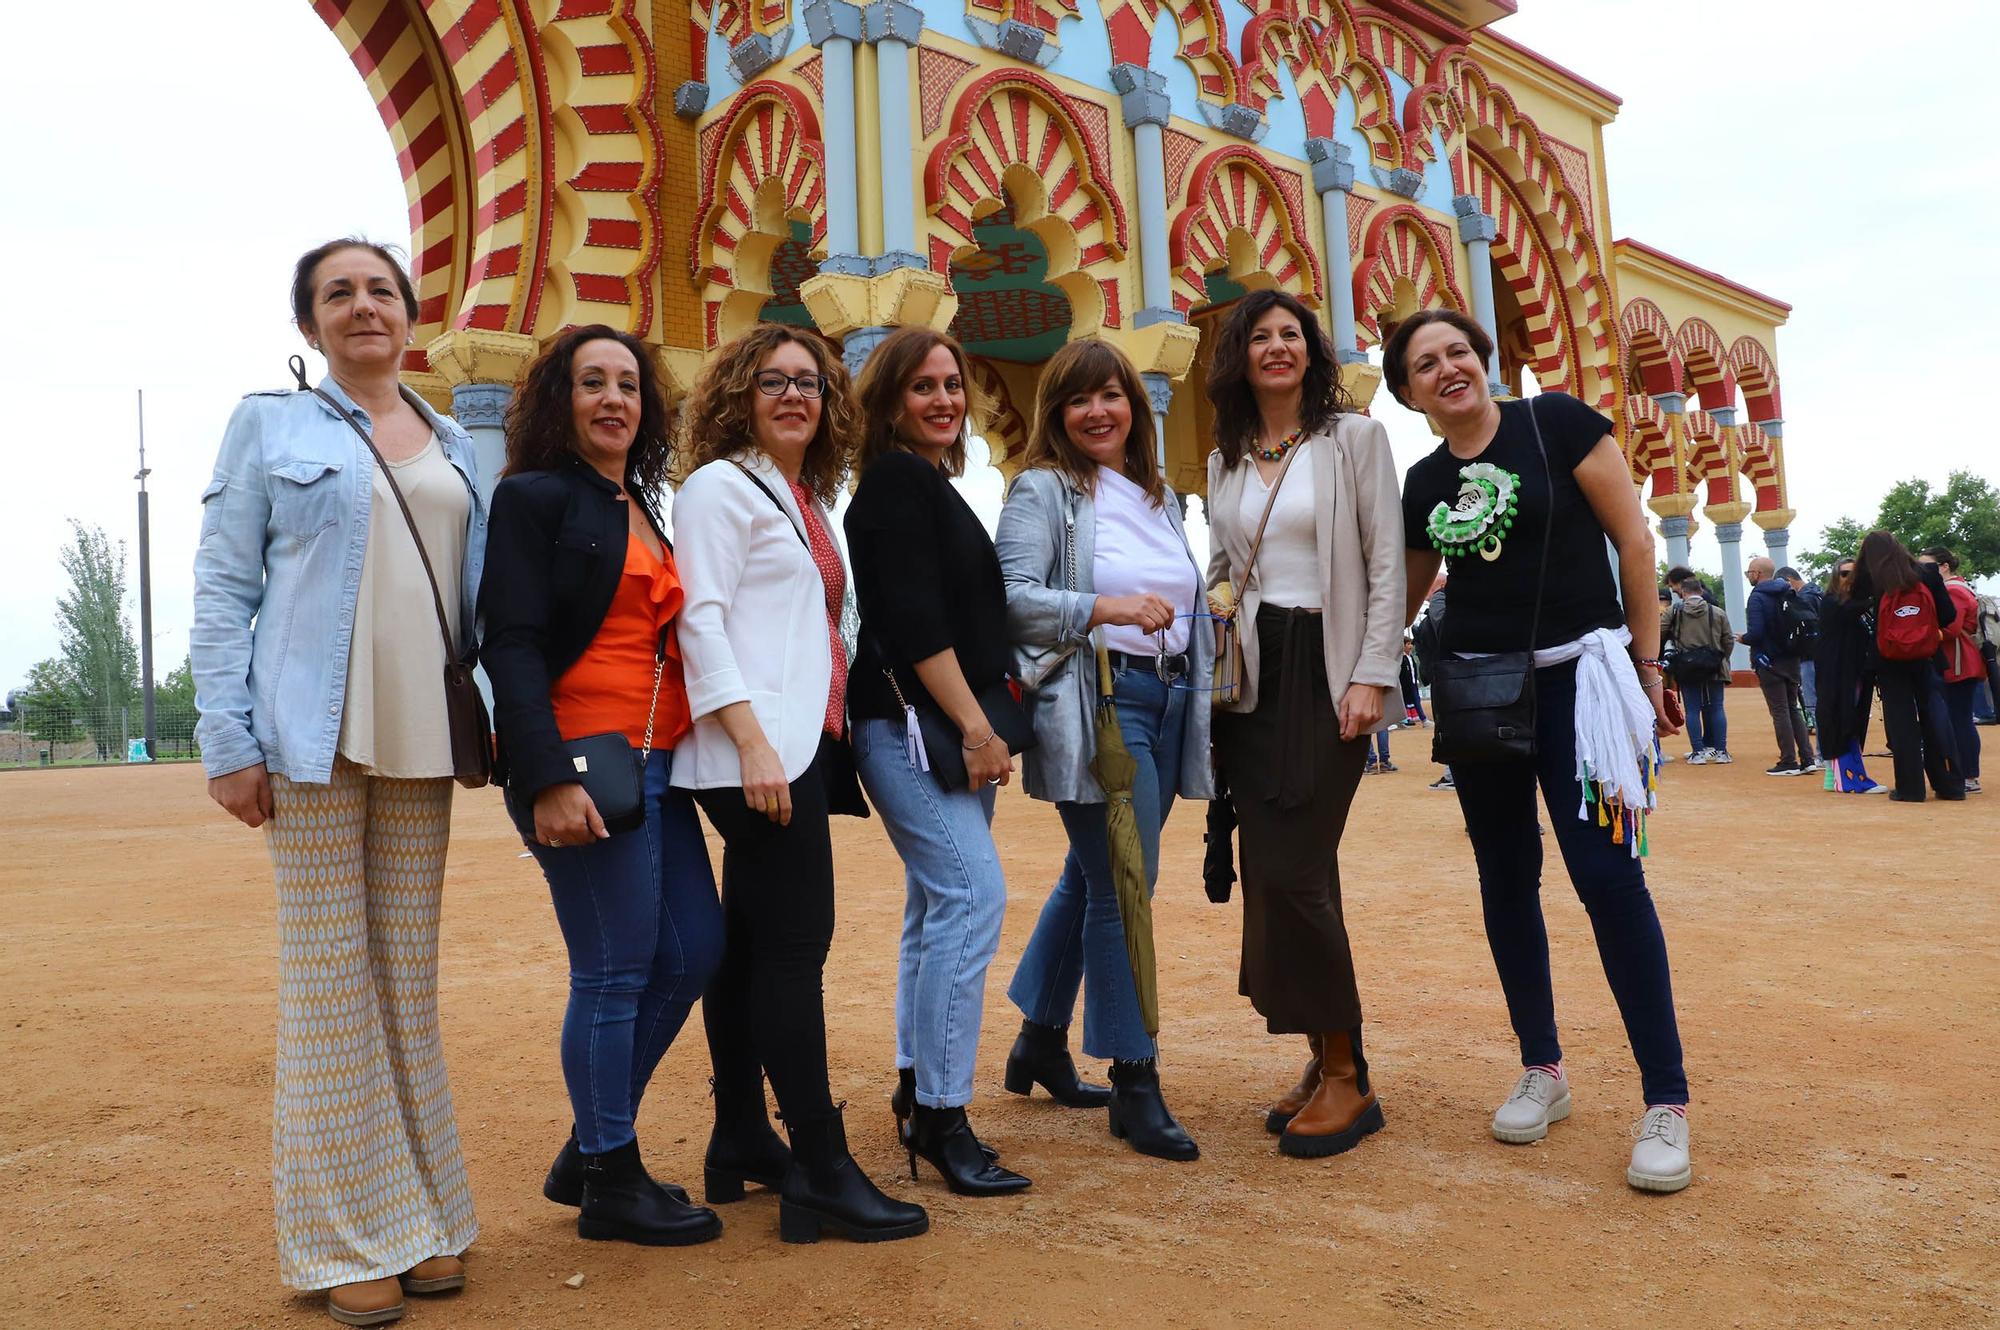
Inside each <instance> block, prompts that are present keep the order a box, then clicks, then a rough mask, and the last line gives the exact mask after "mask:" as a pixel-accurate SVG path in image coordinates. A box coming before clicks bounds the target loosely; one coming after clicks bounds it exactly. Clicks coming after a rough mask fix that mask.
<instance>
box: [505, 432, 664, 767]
mask: <svg viewBox="0 0 2000 1330" xmlns="http://www.w3.org/2000/svg"><path fill="white" fill-rule="evenodd" d="M628 512H629V509H628V508H627V507H626V504H625V503H624V502H623V501H621V500H620V499H619V498H618V487H617V486H616V485H614V484H612V483H611V482H610V481H609V480H607V479H605V478H604V477H603V476H601V475H599V474H598V473H597V472H596V471H594V470H592V469H591V468H590V467H588V466H585V465H583V464H582V463H581V462H572V463H570V464H569V465H567V466H565V467H563V468H562V469H560V470H557V471H527V472H523V473H522V474H520V475H515V476H508V477H507V478H506V479H504V480H502V481H501V482H500V484H499V485H498V486H497V487H495V489H494V491H493V515H492V518H491V520H490V521H489V523H488V526H487V530H488V533H489V534H488V537H487V554H486V572H485V575H484V577H482V578H481V580H480V583H479V617H480V620H481V622H482V624H483V627H484V637H483V639H482V644H481V646H480V660H481V661H482V662H483V663H484V664H485V666H486V677H487V679H488V680H489V681H490V682H491V683H492V685H493V728H494V731H495V732H496V734H497V735H498V736H499V771H498V772H497V773H496V774H497V776H498V780H499V783H503V784H508V785H510V786H511V787H512V789H513V791H514V795H515V797H516V798H518V799H523V800H525V801H526V802H527V803H528V804H532V803H533V802H534V798H535V796H536V795H537V794H539V793H540V792H541V791H542V790H544V789H546V788H548V787H549V786H551V785H559V784H561V783H563V782H565V781H573V780H575V779H576V771H575V769H574V768H573V767H572V766H571V764H570V758H569V755H568V753H567V752H566V751H565V750H564V748H563V739H562V735H561V734H560V733H559V732H558V731H557V729H556V717H555V710H554V708H553V707H552V706H551V705H550V703H549V688H550V686H551V685H553V684H554V683H555V681H556V680H557V679H559V678H561V677H562V676H563V674H564V673H565V672H566V671H567V670H568V669H569V667H570V666H572V665H574V664H576V662H577V659H578V658H579V657H580V656H582V655H583V653H584V650H585V649H586V648H587V647H589V645H590V643H591V639H592V638H594V637H596V636H597V630H598V628H599V627H600V626H601V625H602V624H603V623H604V616H605V613H606V612H607V611H608V610H609V609H610V608H611V600H612V597H613V596H614V595H616V594H617V591H618V579H619V578H620V577H621V576H623V574H624V569H625V552H626V546H627V542H628V540H629V538H630V536H629V533H630V527H629V524H628V523H629V519H628V517H627V513H628ZM648 516H649V517H650V516H651V514H650V513H648ZM653 526H654V529H655V530H656V531H657V530H658V528H659V523H658V522H657V521H655V522H654V523H653ZM661 543H662V544H663V545H664V544H665V543H666V542H665V540H664V539H662V541H661ZM668 548H671V546H669V547H668Z"/></svg>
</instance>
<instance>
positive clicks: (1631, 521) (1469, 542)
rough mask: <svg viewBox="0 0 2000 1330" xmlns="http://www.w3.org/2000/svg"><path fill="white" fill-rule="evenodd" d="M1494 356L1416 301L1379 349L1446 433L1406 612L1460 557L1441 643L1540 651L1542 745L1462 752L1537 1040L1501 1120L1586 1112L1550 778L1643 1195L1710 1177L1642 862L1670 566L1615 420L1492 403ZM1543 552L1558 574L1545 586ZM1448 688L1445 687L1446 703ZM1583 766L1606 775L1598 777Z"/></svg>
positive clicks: (1511, 957) (1486, 885) (1577, 410)
mask: <svg viewBox="0 0 2000 1330" xmlns="http://www.w3.org/2000/svg"><path fill="white" fill-rule="evenodd" d="M1492 354H1493V344H1492V341H1491V339H1489V338H1488V337H1487V335H1486V332H1485V330H1484V329H1483V328H1481V327H1480V326H1479V324H1477V323H1476V322H1474V321H1473V320H1472V319H1470V318H1468V317H1466V316H1465V315H1463V314H1460V313H1457V312H1456V311H1452V310H1429V311H1424V312H1422V313H1418V314H1414V315H1411V316H1410V318H1409V319H1407V320H1405V321H1404V322H1403V323H1402V324H1401V325H1400V326H1399V327H1398V328H1397V329H1396V331H1395V332H1394V333H1393V334H1392V335H1391V336H1390V338H1389V340H1388V343H1387V344H1386V345H1385V346H1384V347H1383V353H1382V370H1383V377H1384V380H1385V381H1386V383H1387V384H1388V387H1389V391H1390V394H1391V395H1392V396H1394V397H1395V399H1396V400H1397V401H1398V402H1400V403H1402V404H1403V405H1404V406H1407V407H1410V408H1412V409H1413V410H1417V411H1422V412H1423V413H1424V414H1425V415H1427V416H1429V417H1430V419H1431V420H1432V421H1433V422H1434V423H1435V426H1436V428H1437V429H1438V430H1439V431H1440V432H1441V433H1442V434H1443V435H1444V441H1443V442H1442V443H1440V444H1439V445H1438V447H1437V448H1436V450H1434V451H1433V452H1431V453H1430V454H1428V455H1427V456H1425V457H1424V458H1422V459H1421V460H1419V461H1418V462H1417V463H1416V465H1414V466H1412V467H1411V468H1410V470H1409V473H1408V475H1407V477H1406V479H1405V482H1404V487H1403V527H1404V532H1405V536H1404V540H1405V543H1406V545H1407V546H1408V554H1407V555H1406V558H1407V564H1408V585H1409V586H1410V588H1411V591H1410V593H1409V599H1408V602H1407V604H1406V605H1405V607H1404V609H1405V618H1406V619H1415V618H1416V614H1417V606H1418V600H1419V598H1420V597H1421V595H1422V592H1421V590H1420V588H1422V587H1424V586H1427V585H1429V583H1430V580H1431V578H1432V576H1433V575H1434V574H1435V573H1436V571H1437V568H1438V566H1439V564H1440V562H1441V561H1442V560H1443V558H1444V557H1445V556H1446V554H1447V552H1448V553H1449V556H1450V558H1451V561H1452V562H1451V613H1450V614H1449V615H1448V616H1446V618H1445V623H1444V642H1443V649H1444V650H1445V651H1448V652H1455V653H1470V652H1488V653H1491V652H1503V651H1520V650H1522V649H1524V648H1527V647H1532V648H1533V649H1534V652H1535V662H1536V665H1535V669H1534V672H1533V675H1532V677H1533V680H1534V687H1535V690H1536V699H1537V701H1536V708H1535V738H1536V751H1535V755H1534V756H1533V757H1527V758H1517V759H1513V760H1508V761H1490V762H1461V763H1457V764H1455V766H1454V768H1453V773H1452V774H1453V775H1454V776H1455V777H1456V778H1457V782H1458V802H1459V807H1460V808H1461V809H1462V810H1463V811H1464V814H1465V828H1466V831H1467V833H1468V834H1469V835H1470V836H1471V838H1472V848H1473V857H1474V859H1475V861H1476V862H1477V864H1478V868H1479V891H1480V898H1481V901H1482V904H1483V907H1484V912H1485V917H1486V937H1487V941H1488V943H1489V944H1490V945H1491V948H1492V951H1493V960H1494V965H1495V968H1496V969H1497V970H1498V971H1499V975H1500V984H1501V988H1502V989H1503V990H1504V991H1505V993H1506V997H1507V1010H1508V1015H1509V1016H1510V1017H1511V1018H1512V1022H1513V1026H1514V1033H1515V1036H1516V1038H1517V1039H1518V1040H1519V1042H1520V1052H1521V1067H1522V1070H1521V1073H1520V1076H1519V1078H1518V1079H1517V1080H1516V1081H1515V1083H1514V1088H1513V1091H1512V1093H1510V1094H1509V1095H1508V1097H1507V1099H1506V1101H1505V1102H1504V1103H1503V1104H1501V1106H1500V1107H1499V1109H1497V1110H1496V1111H1495V1113H1494V1115H1493V1120H1492V1125H1491V1130H1492V1133H1493V1136H1494V1137H1495V1139H1497V1140H1501V1141H1507V1142H1527V1141H1535V1140H1540V1139H1542V1138H1543V1137H1545V1136H1546V1135H1548V1131H1549V1124H1551V1123H1553V1122H1556V1121H1560V1120H1561V1119H1563V1118H1565V1117H1567V1116H1568V1115H1569V1112H1570V1081H1569V1076H1568V1073H1567V1072H1566V1071H1565V1070H1564V1069H1563V1064H1562V1045H1561V1042H1560V1041H1559V1039H1558V1037H1557V1033H1556V1019H1555V996H1554V990H1553V981H1552V979H1551V977H1550V971H1549V938H1548V930H1547V928H1546V926H1545V925H1544V923H1543V919H1542V906H1541V878H1542V848H1541V841H1540V838H1539V836H1538V835H1537V833H1536V816H1535V791H1536V788H1537V786H1539V787H1540V789H1541V792H1542V797H1543V798H1544V800H1546V801H1547V803H1548V806H1549V812H1550V816H1551V818H1552V819H1553V821H1554V823H1555V837H1556V842H1557V844H1558V845H1559V846H1560V847H1561V849H1562V854H1563V861H1564V863H1565V864H1566V866H1567V867H1568V869H1569V874H1570V881H1571V883H1572V885H1573V886H1574V887H1575V889H1576V892H1577V895H1578V896H1579V897H1581V898H1582V900H1583V904H1584V908H1585V909H1586V910H1587V911H1588V913H1589V915H1590V924H1591V929H1592V931H1593V932H1594V933H1595V934H1596V938H1597V949H1598V955H1599V957H1600V958H1601V959H1602V961H1603V964H1604V973H1605V978H1606V979H1607V980H1608V981H1609V982H1610V985H1611V991H1612V994H1613V995H1614V996H1615V997H1616V998H1617V1001H1618V1010H1619V1014H1620V1015H1621V1016H1622V1017H1623V1018H1624V1022H1625V1031H1626V1035H1627V1037H1628V1038H1629V1039H1630V1040H1631V1044H1632V1052H1633V1057H1634V1059H1635V1060H1636V1061H1637V1062H1638V1064H1639V1070H1640V1079H1641V1084H1642V1089H1643V1093H1644V1096H1645V1105H1646V1108H1645V1112H1644V1114H1643V1115H1642V1116H1641V1117H1640V1119H1639V1123H1638V1125H1637V1127H1636V1129H1635V1131H1634V1133H1633V1134H1634V1136H1635V1137H1636V1143H1635V1144H1634V1146H1633V1148H1632V1156H1631V1161H1630V1163H1629V1165H1628V1166H1627V1168H1626V1171H1625V1180H1626V1182H1627V1184H1628V1185H1630V1186H1632V1187H1635V1188H1638V1189H1639V1190H1642V1191H1659V1192H1671V1191H1679V1190H1680V1189H1681V1188H1683V1187H1686V1186H1687V1185H1688V1183H1689V1181H1690V1180H1691V1179H1692V1178H1693V1176H1694V1172H1693V1165H1692V1162H1691V1159H1690V1154H1689V1142H1688V1122H1687V1101H1688V1085H1687V1073H1686V1070H1685V1068H1684V1066H1683V1064H1682V1060H1681V1040H1680V1028H1679V1023H1678V1021H1677V1020H1676V1018H1675V1014H1674V997H1673V978H1672V973H1671V970H1670V968H1669V965H1668V960H1667V943H1666V937H1665V935H1664V933H1663V932H1662V930H1661V928H1660V919H1659V914H1658V913H1657V911H1656V910H1655V908H1654V905H1653V897H1652V895H1651V893H1650V892H1648V891H1647V889H1646V874H1645V870H1644V868H1643V867H1642V864H1641V859H1640V852H1641V848H1642V844H1643V839H1644V836H1645V825H1644V821H1643V819H1644V816H1645V813H1646V811H1647V809H1649V808H1650V807H1651V805H1652V802H1653V800H1652V793H1651V792H1652V777H1653V770H1652V759H1653V755H1654V752H1655V750H1656V748H1657V746H1658V745H1657V742H1656V738H1655V736H1656V735H1661V736H1664V735H1671V734H1672V733H1673V732H1674V731H1675V729H1676V728H1677V727H1676V725H1675V723H1674V721H1673V719H1672V716H1671V712H1670V711H1669V709H1668V706H1667V702H1666V692H1665V689H1666V684H1665V680H1664V678H1663V677H1662V676H1661V673H1660V661H1659V654H1660V646H1659V628H1660V624H1659V619H1658V618H1657V617H1656V616H1655V615H1654V614H1653V612H1652V610H1651V609H1650V608H1648V607H1647V606H1646V603H1645V598H1646V588H1647V587H1648V586H1650V585H1651V584H1652V580H1653V569H1654V568H1655V567H1656V566H1657V565H1656V564H1655V563H1654V560H1653V538H1652V533H1651V531H1650V530H1649V529H1648V528H1647V524H1646V515H1645V512H1644V510H1643V509H1641V508H1640V506H1639V500H1638V496H1637V495H1636V494H1635V493H1634V491H1633V489H1632V477H1631V471H1630V469H1629V467H1628V466H1627V465H1626V460H1625V454H1624V452H1623V451H1622V450H1621V449H1620V448H1619V446H1618V441H1617V439H1616V438H1615V437H1614V436H1613V433H1612V423H1611V422H1610V421H1609V420H1607V419H1605V418H1604V417H1603V416H1601V415H1599V414H1598V413H1597V412H1595V411H1592V410H1591V409H1590V408H1589V407H1587V406H1585V405H1584V404H1583V403H1582V402H1579V401H1578V400H1577V399H1575V398H1574V397H1570V396H1567V395H1565V394H1563V393H1543V394H1541V395H1540V396H1538V397H1533V398H1529V399H1527V400H1525V401H1510V402H1507V403H1505V404H1502V403H1499V402H1495V401H1494V400H1493V398H1492V396H1491V393H1490V391H1489V390H1488V387H1487V381H1486V369H1487V365H1488V363H1489V359H1490V357H1491V356H1492ZM1516 504H1518V508H1516V507H1515V505H1516ZM1509 518H1511V519H1512V521H1511V523H1510V522H1509V520H1508V519H1509ZM1545 531H1546V533H1547V534H1546V536H1545V535H1544V532H1545ZM1614 547H1615V548H1616V550H1617V553H1618V567H1619V569H1620V572H1619V576H1620V577H1622V579H1623V583H1622V588H1621V586H1620V583H1619V582H1618V581H1617V580H1615V579H1614V576H1613V573H1612V569H1611V558H1610V554H1609V550H1610V549H1611V548H1614ZM1545 566H1546V567H1547V568H1548V569H1549V570H1551V571H1554V572H1556V574H1557V575H1556V576H1553V577H1548V578H1547V579H1546V581H1544V579H1543V578H1542V576H1541V570H1542V569H1543V568H1544V567H1545ZM1538 587H1539V588H1540V590H1541V603H1540V605H1539V608H1537V606H1536V604H1535V602H1536V593H1537V588H1538ZM1621 589H1622V592H1623V600H1622V603H1621V599H1620V591H1621ZM1627 606H1629V607H1630V609H1631V612H1630V614H1629V615H1628V613H1627V611H1626V607H1627ZM1524 608H1525V609H1527V610H1528V611H1530V616H1529V617H1528V621H1527V622H1524V621H1523V620H1524V615H1523V609H1524ZM1530 624H1535V625H1538V628H1537V629H1531V628H1530ZM1531 635H1532V636H1534V638H1535V640H1534V641H1533V642H1532V643H1530V642H1529V641H1528V638H1529V637H1530V636H1531ZM1436 700H1437V699H1436V694H1435V693H1433V695H1432V703H1433V707H1432V709H1433V712H1434V713H1435V712H1437V711H1438V708H1437V706H1436ZM1579 713H1581V714H1579ZM1436 720H1437V723H1438V725H1439V726H1440V727H1441V728H1442V727H1443V726H1445V725H1446V724H1447V722H1448V718H1447V717H1445V716H1443V715H1441V714H1439V715H1437V716H1436ZM1580 770H1588V771H1591V772H1593V773H1595V774H1596V775H1597V778H1596V779H1594V780H1592V781H1591V782H1590V783H1589V785H1587V786H1586V785H1585V784H1584V783H1583V781H1582V780H1580V779H1579V777H1578V774H1577V773H1578V772H1579V771H1580Z"/></svg>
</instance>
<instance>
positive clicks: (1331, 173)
mask: <svg viewBox="0 0 2000 1330" xmlns="http://www.w3.org/2000/svg"><path fill="white" fill-rule="evenodd" d="M1353 155H1354V154H1353V151H1352V150H1351V149H1350V148H1348V146H1347V145H1346V144H1345V143H1336V142H1334V141H1333V140H1332V139H1317V138H1315V139H1307V140H1306V156H1307V157H1309V158H1310V159H1311V160H1312V176H1313V188H1314V189H1315V190H1317V191H1318V192H1319V210H1320V218H1321V221H1322V223H1323V230H1324V233H1325V237H1326V245H1325V254H1324V257H1325V260H1326V286H1327V309H1328V315H1327V324H1328V327H1327V335H1328V336H1329V337H1331V338H1332V339H1333V358H1334V362H1335V363H1336V364H1341V365H1354V364H1366V363H1367V361H1368V357H1367V356H1366V355H1364V354H1363V353H1362V351H1361V345H1360V340H1359V339H1358V338H1357V337H1356V336H1355V334H1354V253H1353V249H1352V247H1351V246H1350V245H1349V244H1348V241H1347V196H1348V195H1349V194H1350V193H1352V192H1353V190H1354V162H1353V160H1352V158H1353Z"/></svg>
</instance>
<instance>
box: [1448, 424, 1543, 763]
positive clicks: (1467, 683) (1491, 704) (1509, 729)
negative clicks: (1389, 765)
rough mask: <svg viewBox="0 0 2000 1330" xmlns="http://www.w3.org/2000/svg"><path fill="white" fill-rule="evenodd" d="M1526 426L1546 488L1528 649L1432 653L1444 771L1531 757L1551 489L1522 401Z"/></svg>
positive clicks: (1537, 431)
mask: <svg viewBox="0 0 2000 1330" xmlns="http://www.w3.org/2000/svg"><path fill="white" fill-rule="evenodd" d="M1528 424H1529V425H1530V426H1532V427H1533V429H1534V431H1535V451H1536V452H1537V453H1539V454H1541V458H1542V477H1543V480H1544V482H1545V483H1546V485H1547V486H1548V511H1547V512H1546V513H1545V514H1544V515H1543V519H1542V553H1541V562H1540V565H1539V566H1538V567H1537V568H1536V570H1535V608H1534V611H1533V613H1532V614H1531V615H1530V616H1529V627H1528V649H1527V650H1526V651H1502V652H1498V653H1496V654H1494V655H1490V656H1475V657H1473V658H1471V659H1466V658H1463V657H1460V656H1456V655H1453V654H1451V653H1450V652H1442V651H1441V652H1439V653H1438V659H1437V660H1436V661H1435V662H1434V663H1433V664H1432V665H1431V724H1432V729H1431V761H1433V762H1441V763H1443V764H1445V765H1446V766H1451V765H1453V764H1455V763H1459V762H1475V763H1476V762H1511V761H1515V760H1517V759H1520V758H1530V757H1533V756H1534V755H1535V642H1536V639H1537V638H1539V637H1540V635H1541V628H1542V589H1543V586H1544V584H1545V583H1546V582H1547V580H1548V572H1549V537H1550V535H1551V534H1552V533H1553V532H1554V529H1555V514H1556V486H1555V476H1554V473H1553V472H1551V471H1550V470H1549V454H1548V449H1547V448H1546V447H1544V446H1543V444H1542V426H1541V422H1540V421H1539V420H1537V419H1536V418H1535V404H1534V401H1533V400H1532V399H1530V401H1529V402H1528ZM1445 609H1446V610H1447V612H1448V611H1449V610H1450V609H1451V593H1450V589H1449V587H1447V589H1446V592H1445Z"/></svg>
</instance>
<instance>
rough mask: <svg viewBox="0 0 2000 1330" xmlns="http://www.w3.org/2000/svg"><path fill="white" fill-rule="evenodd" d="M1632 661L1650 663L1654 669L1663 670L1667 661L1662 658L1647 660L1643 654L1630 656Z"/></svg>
mask: <svg viewBox="0 0 2000 1330" xmlns="http://www.w3.org/2000/svg"><path fill="white" fill-rule="evenodd" d="M1632 663H1633V664H1634V665H1651V666H1652V667H1653V668H1654V669H1656V670H1664V669H1666V668H1667V662H1665V661H1664V660H1649V659H1647V658H1646V657H1645V656H1634V657H1632Z"/></svg>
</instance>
